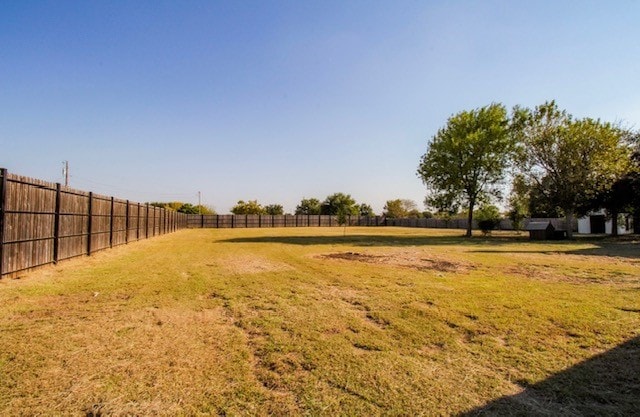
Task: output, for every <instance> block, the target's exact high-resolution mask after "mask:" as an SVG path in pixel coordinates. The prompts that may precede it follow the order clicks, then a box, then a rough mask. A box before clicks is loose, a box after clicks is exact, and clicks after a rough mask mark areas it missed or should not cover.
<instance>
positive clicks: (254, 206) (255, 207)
mask: <svg viewBox="0 0 640 417" xmlns="http://www.w3.org/2000/svg"><path fill="white" fill-rule="evenodd" d="M231 213H233V214H267V212H266V210H265V209H264V207H262V205H260V204H259V203H258V200H249V201H244V200H239V201H238V202H237V203H236V205H235V206H233V207H232V208H231Z"/></svg>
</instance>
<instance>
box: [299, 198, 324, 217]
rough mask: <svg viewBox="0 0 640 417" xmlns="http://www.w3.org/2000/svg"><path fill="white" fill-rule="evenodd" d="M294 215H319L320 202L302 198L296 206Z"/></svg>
mask: <svg viewBox="0 0 640 417" xmlns="http://www.w3.org/2000/svg"><path fill="white" fill-rule="evenodd" d="M296 214H320V200H318V199H317V198H303V199H302V201H300V204H298V205H297V206H296Z"/></svg>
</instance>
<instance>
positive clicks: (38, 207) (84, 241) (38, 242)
mask: <svg viewBox="0 0 640 417" xmlns="http://www.w3.org/2000/svg"><path fill="white" fill-rule="evenodd" d="M186 227H187V216H186V215H185V214H182V213H177V212H175V211H171V210H165V209H163V208H158V207H153V206H149V205H148V204H140V203H135V202H131V201H129V200H121V199H117V198H115V197H107V196H103V195H98V194H94V193H92V192H86V191H80V190H75V189H72V188H68V187H64V186H62V185H60V184H59V183H51V182H46V181H42V180H38V179H34V178H29V177H23V176H19V175H15V174H10V173H8V172H7V170H6V169H4V168H1V169H0V277H5V276H11V275H15V274H17V273H20V272H22V271H25V270H28V269H32V268H36V267H38V266H42V265H47V264H51V263H56V262H58V261H61V260H64V259H69V258H74V257H77V256H83V255H91V254H92V253H94V252H97V251H100V250H103V249H107V248H112V247H114V246H119V245H124V244H127V243H129V242H132V241H136V240H141V239H147V238H150V237H154V236H158V235H162V234H165V233H170V232H174V231H176V230H178V229H183V228H186Z"/></svg>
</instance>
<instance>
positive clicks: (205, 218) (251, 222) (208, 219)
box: [187, 214, 384, 229]
mask: <svg viewBox="0 0 640 417" xmlns="http://www.w3.org/2000/svg"><path fill="white" fill-rule="evenodd" d="M347 225H349V226H384V217H381V216H371V217H365V216H347ZM333 226H340V223H339V222H338V216H328V215H314V214H297V215H293V214H283V215H269V214H189V215H188V216H187V227H189V228H213V229H227V228H234V229H235V228H237V229H239V228H264V227H333Z"/></svg>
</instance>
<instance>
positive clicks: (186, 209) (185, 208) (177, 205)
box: [149, 201, 216, 214]
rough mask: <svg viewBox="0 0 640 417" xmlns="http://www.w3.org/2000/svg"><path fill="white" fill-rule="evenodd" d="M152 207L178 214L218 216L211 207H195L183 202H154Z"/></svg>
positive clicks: (151, 204)
mask: <svg viewBox="0 0 640 417" xmlns="http://www.w3.org/2000/svg"><path fill="white" fill-rule="evenodd" d="M149 205H150V206H154V207H160V208H164V209H167V210H173V211H177V212H178V213H185V214H216V211H215V209H214V208H213V207H211V206H205V205H195V206H194V205H193V204H190V203H183V202H181V201H171V202H158V201H154V202H152V203H149Z"/></svg>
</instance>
